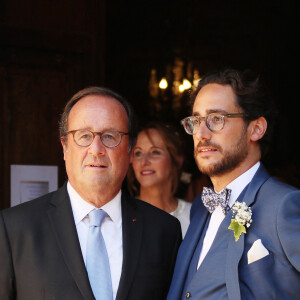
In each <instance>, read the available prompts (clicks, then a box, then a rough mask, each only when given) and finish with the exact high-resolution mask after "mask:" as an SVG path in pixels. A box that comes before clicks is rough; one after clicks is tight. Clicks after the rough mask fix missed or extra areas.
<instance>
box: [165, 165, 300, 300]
mask: <svg viewBox="0 0 300 300" xmlns="http://www.w3.org/2000/svg"><path fill="white" fill-rule="evenodd" d="M239 201H240V202H242V201H244V202H246V204H247V205H248V206H251V208H252V220H253V221H252V224H251V226H250V228H249V229H247V233H246V234H242V235H241V237H240V239H239V240H238V242H235V240H234V236H233V232H232V238H231V239H229V240H228V248H227V249H228V250H227V253H224V259H225V260H226V267H225V282H226V289H227V295H228V299H230V300H240V299H243V300H244V299H264V300H266V299H285V300H286V299H300V273H299V272H300V191H299V190H297V189H296V188H294V187H291V186H289V185H286V184H284V183H282V182H279V181H277V180H276V179H275V178H271V177H270V175H269V174H268V173H267V171H266V170H265V169H264V167H263V166H262V165H261V166H260V168H259V169H258V171H257V172H256V174H255V176H254V177H253V179H252V181H251V182H250V183H249V185H248V187H247V191H246V193H245V194H244V197H243V199H239ZM207 214H208V212H207V210H206V208H205V207H204V206H203V204H202V201H201V195H199V196H198V197H197V198H196V199H195V200H194V203H193V206H192V209H191V223H190V226H189V229H188V231H187V234H186V236H185V239H184V241H183V242H182V244H181V246H180V249H179V252H178V256H177V261H176V266H175V271H174V275H173V279H172V284H171V287H170V290H169V294H168V298H167V299H168V300H177V299H182V298H181V296H182V293H183V288H184V284H185V279H186V276H187V272H188V269H189V265H190V262H191V259H192V257H193V253H194V251H195V248H196V246H197V243H198V240H199V237H200V235H201V234H202V231H203V228H204V226H205V220H206V218H207ZM231 217H232V214H231V213H230V212H229V213H228V214H227V216H226V217H225V219H224V220H223V222H226V223H227V224H224V225H226V226H220V228H221V227H223V228H226V230H227V228H228V226H229V225H230V222H231ZM227 225H228V226H227ZM220 228H219V229H220ZM257 239H261V240H262V243H263V245H264V246H265V247H266V248H267V250H268V251H269V255H268V256H266V257H263V258H262V259H260V260H258V261H255V262H253V263H251V264H248V260H247V252H248V251H249V249H250V248H251V246H252V245H253V243H254V241H256V240H257ZM207 255H209V253H208V254H207ZM211 268H212V269H214V270H216V269H217V268H218V266H217V265H215V264H214V265H211ZM220 271H221V270H220ZM202 280H204V281H205V278H203V279H202ZM212 293H213V291H212ZM212 298H214V299H218V294H216V295H215V297H212Z"/></svg>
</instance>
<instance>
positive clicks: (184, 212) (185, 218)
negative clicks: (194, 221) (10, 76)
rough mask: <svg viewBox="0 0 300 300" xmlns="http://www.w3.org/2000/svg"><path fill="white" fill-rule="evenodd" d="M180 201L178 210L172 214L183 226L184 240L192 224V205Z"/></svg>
mask: <svg viewBox="0 0 300 300" xmlns="http://www.w3.org/2000/svg"><path fill="white" fill-rule="evenodd" d="M177 200H178V206H177V208H176V210H174V211H172V212H171V213H170V214H171V215H172V216H174V217H176V218H177V219H178V220H179V221H180V224H181V231H182V238H184V236H185V234H186V231H187V229H188V227H189V224H190V210H191V206H192V203H190V202H187V201H184V200H182V199H177Z"/></svg>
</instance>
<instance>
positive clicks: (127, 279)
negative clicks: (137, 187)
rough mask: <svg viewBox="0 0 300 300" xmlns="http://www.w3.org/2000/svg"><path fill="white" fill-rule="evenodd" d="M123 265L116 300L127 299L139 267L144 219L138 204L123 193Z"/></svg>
mask: <svg viewBox="0 0 300 300" xmlns="http://www.w3.org/2000/svg"><path fill="white" fill-rule="evenodd" d="M122 228H123V265H122V273H121V278H120V283H119V288H118V292H117V296H116V299H117V300H121V299H127V295H128V292H129V289H130V287H131V284H132V282H133V279H134V276H135V272H136V269H137V266H138V261H139V256H140V251H141V245H142V233H143V218H142V215H141V214H140V213H139V212H138V210H137V207H136V203H135V202H134V201H133V200H132V199H131V198H130V197H129V195H128V194H127V193H125V192H123V191H122Z"/></svg>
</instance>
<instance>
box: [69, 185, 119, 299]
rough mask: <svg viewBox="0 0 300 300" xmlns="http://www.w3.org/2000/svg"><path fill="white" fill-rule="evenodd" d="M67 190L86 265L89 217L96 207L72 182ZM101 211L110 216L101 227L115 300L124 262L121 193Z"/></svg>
mask: <svg viewBox="0 0 300 300" xmlns="http://www.w3.org/2000/svg"><path fill="white" fill-rule="evenodd" d="M67 190H68V193H69V196H70V200H71V206H72V210H73V215H74V220H75V225H76V229H77V234H78V238H79V242H80V247H81V252H82V256H83V259H84V263H85V264H86V246H87V237H88V231H89V219H88V216H87V215H88V214H89V213H90V212H91V211H92V210H93V209H95V208H96V207H95V206H94V205H92V204H90V203H88V202H86V201H85V200H83V199H82V198H81V197H80V196H79V194H78V193H77V192H76V191H75V190H74V188H73V187H72V186H71V184H70V182H68V184H67ZM101 209H103V210H104V211H105V212H106V213H107V215H108V216H107V217H105V219H104V221H103V223H102V225H101V232H102V235H103V238H104V241H105V245H106V249H107V254H108V259H109V265H110V273H111V280H112V289H113V299H115V298H116V294H117V291H118V287H119V282H120V277H121V269H122V262H123V242H122V214H121V191H120V192H119V193H118V194H117V196H116V197H115V198H114V199H112V200H111V201H109V202H108V203H106V204H105V205H103V206H102V207H101Z"/></svg>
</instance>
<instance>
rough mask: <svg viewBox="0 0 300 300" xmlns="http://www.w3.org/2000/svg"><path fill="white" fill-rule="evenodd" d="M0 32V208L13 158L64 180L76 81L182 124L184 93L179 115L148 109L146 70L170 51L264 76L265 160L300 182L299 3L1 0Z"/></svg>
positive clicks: (160, 65)
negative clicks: (271, 112) (270, 114)
mask: <svg viewBox="0 0 300 300" xmlns="http://www.w3.org/2000/svg"><path fill="white" fill-rule="evenodd" d="M0 36H1V39H0V122H1V128H0V141H1V142H0V176H1V177H0V191H1V198H0V209H1V208H4V207H8V206H9V205H10V165H11V164H32V165H58V166H59V185H61V184H62V183H63V182H64V181H65V179H66V175H65V171H64V162H63V159H62V150H61V146H60V143H59V138H58V131H57V124H58V119H59V115H60V113H61V111H62V109H63V106H64V104H65V102H66V101H67V100H68V99H69V98H70V97H71V96H72V95H73V94H74V93H75V92H77V91H78V90H79V89H81V88H84V87H86V86H91V85H101V86H107V87H109V88H112V89H114V90H115V91H117V92H119V93H120V94H122V95H123V96H125V97H126V98H127V99H128V100H129V101H130V102H131V103H132V105H133V106H134V108H135V110H136V112H137V114H138V116H139V117H140V119H142V120H149V119H153V118H161V119H162V118H163V119H165V120H168V121H170V122H173V123H174V124H175V125H176V126H179V120H180V118H181V117H182V116H185V115H187V114H188V112H187V109H186V106H185V105H184V104H185V99H186V98H185V97H183V99H182V108H181V110H180V112H179V113H178V112H177V113H174V112H173V111H172V109H171V108H170V109H166V110H165V111H161V112H159V113H157V112H156V113H154V112H153V110H152V108H153V99H152V98H151V97H150V96H149V91H148V83H149V78H150V70H151V69H152V68H156V69H157V72H158V77H161V76H163V75H164V73H165V68H166V66H167V65H171V64H172V63H173V62H174V60H175V58H181V59H182V60H183V61H184V62H186V63H187V62H192V64H193V66H194V67H195V68H197V69H198V70H199V71H200V74H201V75H203V74H204V73H206V72H210V71H212V70H215V69H218V68H224V67H232V68H237V69H241V70H244V69H251V70H252V71H253V72H255V73H257V74H259V75H260V77H261V78H262V80H263V81H264V82H265V83H266V84H267V86H268V88H269V90H270V91H271V94H272V96H273V98H274V100H275V101H276V103H277V105H278V107H279V110H280V115H279V118H278V122H277V125H276V135H275V138H274V143H273V145H272V151H271V153H270V156H269V157H268V159H266V160H265V164H266V165H267V167H268V169H269V170H270V172H271V173H273V174H274V175H276V176H279V177H280V178H281V179H282V180H284V181H287V182H289V183H291V184H293V185H296V186H298V187H300V172H299V166H300V162H299V161H300V160H299V154H298V144H299V137H300V133H299V128H300V126H299V123H298V122H299V117H298V111H299V104H298V102H299V83H298V81H299V78H298V77H299V76H298V74H299V72H298V64H299V56H298V54H299V46H298V42H299V1H297V0H285V1H283V0H272V1H269V0H260V1H258V0H253V1H233V0H228V1H217V0H210V1H203V0H198V1H196V0H184V1H179V0H173V1H170V0H166V1H164V0H160V1H157V0H152V1H148V0H145V1H123V0H122V1H121V0H110V1H105V0H89V1H84V0H72V1H71V0H61V1H51V0H43V1H37V0H27V1H19V0H2V1H0ZM180 130H182V129H180ZM183 136H184V139H185V140H186V143H185V145H186V148H187V150H186V152H187V164H186V168H187V169H188V171H191V172H194V169H193V168H194V167H193V166H194V163H193V159H192V157H191V153H190V150H191V147H190V145H191V139H188V137H187V136H185V135H183ZM191 169H192V170H191Z"/></svg>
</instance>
